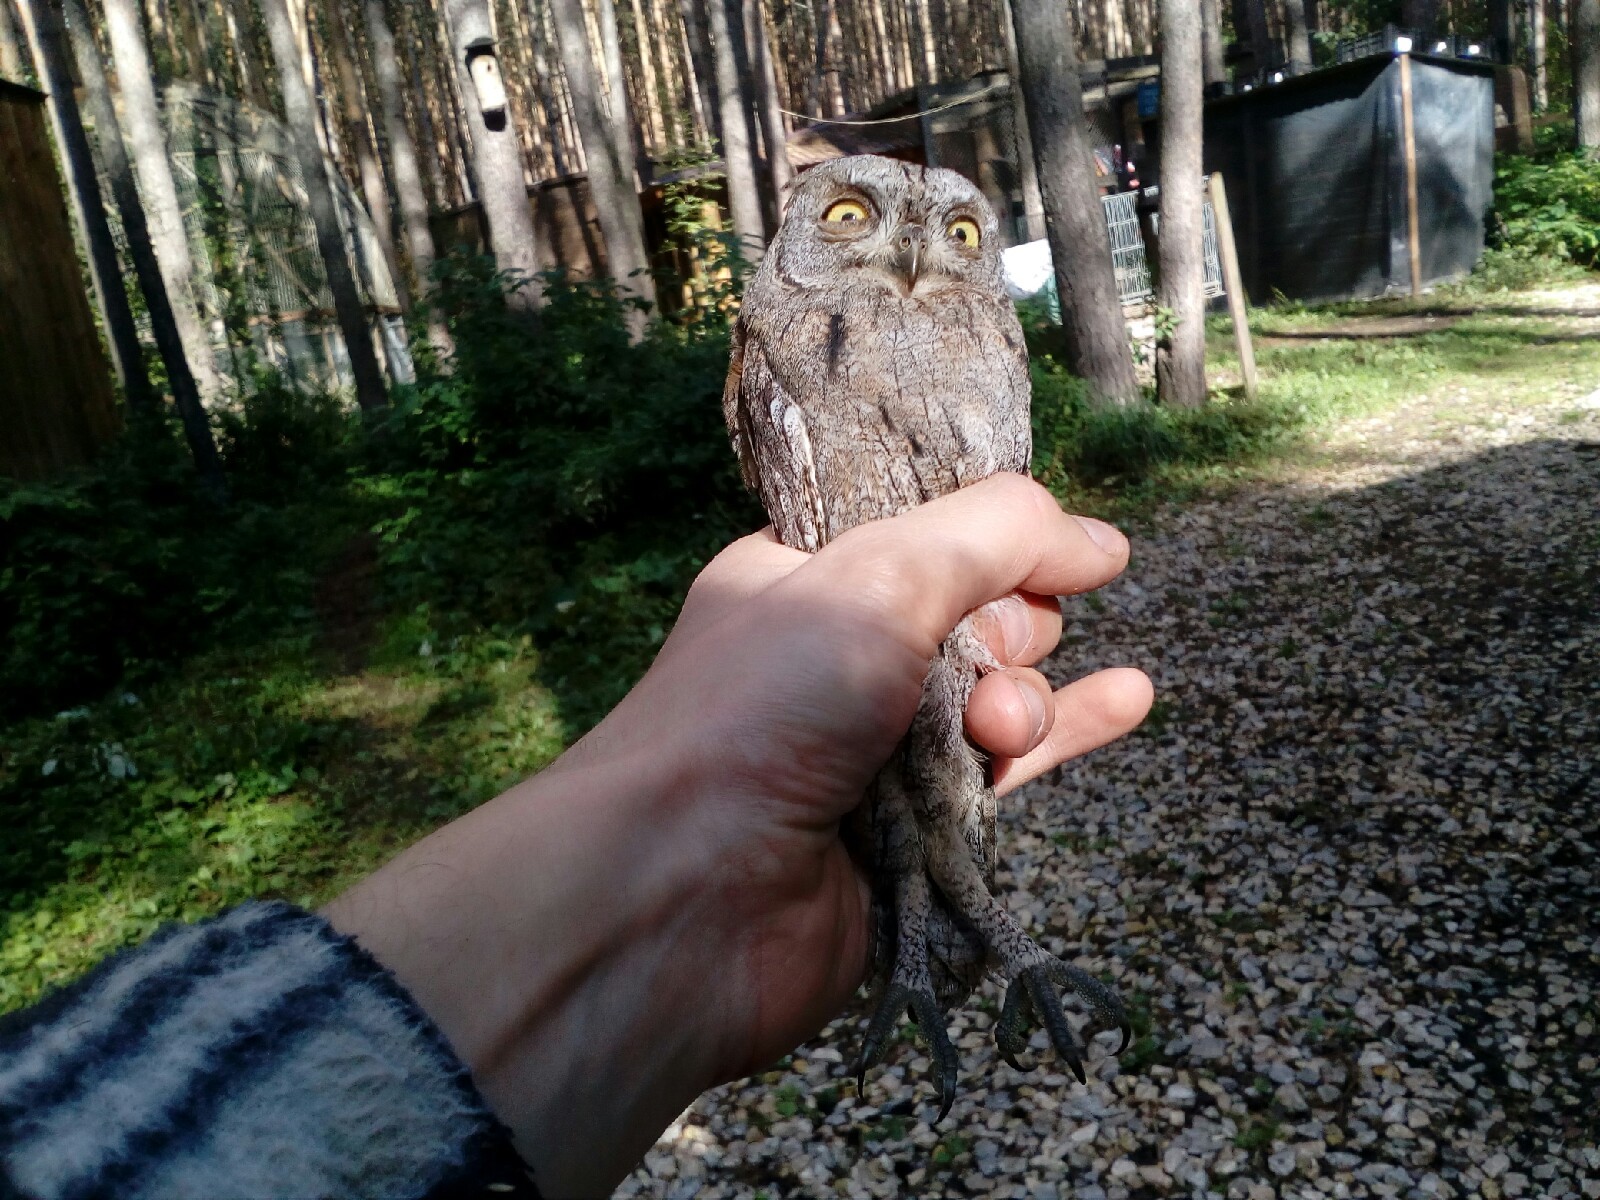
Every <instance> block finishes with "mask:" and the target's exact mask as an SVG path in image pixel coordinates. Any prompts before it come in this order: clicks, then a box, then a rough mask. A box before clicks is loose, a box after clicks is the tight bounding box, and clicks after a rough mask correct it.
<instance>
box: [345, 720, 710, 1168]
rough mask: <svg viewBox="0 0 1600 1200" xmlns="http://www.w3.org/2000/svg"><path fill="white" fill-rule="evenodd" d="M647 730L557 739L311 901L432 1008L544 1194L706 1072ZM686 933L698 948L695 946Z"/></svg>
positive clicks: (666, 782)
mask: <svg viewBox="0 0 1600 1200" xmlns="http://www.w3.org/2000/svg"><path fill="white" fill-rule="evenodd" d="M694 786H695V784H694V783H693V781H691V780H690V779H688V778H687V777H686V773H685V772H684V771H682V770H680V769H679V768H678V767H677V766H676V765H675V763H674V762H673V756H671V755H670V754H668V753H666V752H665V751H664V750H663V749H662V748H661V747H659V746H657V745H652V744H636V745H635V746H634V747H633V748H632V749H631V750H626V749H623V748H617V749H616V750H615V752H613V753H607V754H586V753H584V752H582V751H579V752H578V753H575V754H573V755H572V756H571V761H570V762H568V761H565V760H564V761H563V762H562V763H559V764H557V765H556V766H555V767H552V768H551V769H550V770H548V771H546V772H545V773H544V774H542V775H539V776H537V777H535V778H534V779H531V780H529V781H527V782H526V783H524V784H522V785H520V786H518V787H516V788H514V789H512V790H511V791H510V792H507V793H506V794H505V795H503V796H501V797H499V798H498V799H496V800H494V801H492V802H491V803H489V804H487V805H484V806H483V807H482V808H480V809H478V810H476V811H475V812H473V813H472V814H470V815H469V816H467V817H465V818H463V819H462V820H460V821H457V822H455V823H454V824H452V825H450V826H448V827H446V828H445V829H442V830H440V831H438V832H437V833H435V834H433V835H432V836H430V837H428V838H426V839H424V840H423V841H422V842H419V843H418V844H417V845H415V846H413V847H411V848H410V849H409V850H407V851H405V852H404V853H402V854H401V855H400V856H398V857H397V858H396V859H395V860H394V861H392V862H391V863H389V864H388V865H387V866H386V867H384V868H383V869H382V870H380V871H379V872H378V873H376V874H375V875H373V876H372V877H370V878H369V879H367V880H366V881H364V882H363V883H361V884H360V885H358V886H357V887H356V888H354V889H352V890H351V891H350V892H348V893H346V894H345V895H343V896H341V897H340V898H338V899H337V900H335V901H334V902H333V903H332V904H331V905H329V906H328V909H327V910H326V915H327V917H328V919H329V920H330V921H331V922H332V923H333V925H334V926H335V927H336V928H338V929H340V930H342V931H343V932H345V933H348V934H350V935H351V936H353V937H355V938H356V940H357V941H358V942H360V943H361V944H362V945H363V946H364V947H366V948H367V949H368V950H369V951H370V952H371V953H373V954H374V955H375V956H376V957H377V958H378V959H379V960H380V961H381V962H383V963H384V964H385V965H386V966H388V967H389V968H390V970H392V971H394V972H395V974H396V976H397V977H398V978H399V979H400V981H401V982H402V983H403V984H405V985H406V987H407V988H408V989H409V990H410V992H411V994H412V995H413V997H415V999H416V1000H417V1002H418V1003H419V1004H420V1005H421V1006H422V1007H423V1009H425V1010H426V1011H427V1012H428V1014H429V1015H430V1016H431V1017H432V1018H433V1020H434V1021H435V1023H436V1024H438V1026H439V1027H440V1029H441V1030H442V1031H443V1032H444V1034H445V1036H446V1037H447V1038H448V1039H449V1040H450V1042H451V1044H452V1046H454V1048H455V1050H456V1052H457V1053H458V1054H459V1055H460V1056H461V1058H462V1059H463V1061H464V1062H465V1063H466V1064H467V1065H468V1067H469V1068H470V1069H471V1071H472V1074H473V1078H474V1080H475V1081H476V1082H477V1084H478V1086H479V1088H480V1090H481V1091H482V1092H483V1094H484V1096H485V1097H486V1098H487V1099H488V1101H489V1103H490V1104H491V1106H492V1107H493V1108H494V1109H495V1111H496V1113H497V1115H499V1116H500V1118H501V1119H502V1120H503V1121H505V1122H506V1123H507V1124H508V1125H510V1126H511V1128H512V1130H513V1132H514V1133H515V1134H516V1135H517V1143H518V1147H519V1149H520V1150H521V1151H522V1152H523V1154H524V1156H525V1157H526V1158H527V1159H528V1161H529V1163H530V1165H531V1166H532V1167H533V1168H534V1174H535V1178H536V1180H537V1181H538V1183H539V1185H540V1187H541V1189H542V1190H543V1191H544V1192H545V1193H546V1194H547V1195H549V1196H563V1195H596V1194H599V1193H602V1192H604V1191H606V1190H608V1189H609V1188H610V1187H611V1186H613V1185H614V1184H615V1183H616V1182H617V1181H618V1180H619V1179H620V1178H621V1177H622V1175H623V1174H624V1173H625V1172H626V1171H627V1170H628V1169H629V1168H630V1167H631V1166H632V1165H633V1164H634V1163H635V1162H637V1161H638V1159H639V1158H640V1157H641V1156H642V1155H643V1153H644V1151H645V1150H646V1149H648V1148H649V1145H650V1143H651V1142H652V1141H653V1140H654V1139H655V1137H656V1136H657V1135H658V1134H659V1133H660V1130H661V1129H662V1128H663V1127H665V1125H666V1124H667V1123H668V1122H670V1121H671V1120H672V1118H673V1117H674V1116H676V1115H677V1113H678V1112H679V1111H681V1109H682V1108H683V1107H684V1106H685V1105H687V1104H688V1103H689V1102H690V1101H691V1100H692V1099H693V1098H694V1096H696V1095H697V1094H698V1093H699V1092H700V1091H702V1090H703V1089H704V1088H706V1087H708V1086H710V1084H711V1083H713V1082H714V1081H715V1072H716V1069H717V1062H718V1058H719V1054H720V1046H719V1044H718V1042H717V1040H716V1037H715V1031H716V1030H718V1029H719V1028H721V1027H723V1025H724V1022H722V1021H720V1020H718V1019H717V1017H716V1015H715V1014H713V1013H709V1012H707V1011H706V1007H705V1006H706V1005H707V1004H708V1003H714V1002H715V997H714V996H711V995H709V994H708V993H709V992H710V989H709V988H708V980H707V978H706V976H705V974H704V969H703V964H704V961H705V960H704V957H703V956H702V955H701V954H699V953H695V954H690V953H685V952H684V950H683V947H685V946H686V945H691V944H693V943H694V942H695V941H696V939H699V940H701V941H703V940H704V938H705V937H706V936H708V935H709V932H710V931H708V930H706V929H705V928H704V923H703V921H702V920H701V917H700V912H699V908H700V904H699V898H700V897H702V896H703V895H704V893H705V891H706V888H707V887H708V886H709V881H711V880H712V879H713V878H714V876H713V874H712V872H710V871H709V870H707V869H706V868H707V864H706V863H705V862H704V856H705V855H706V854H707V852H708V850H709V846H708V844H707V843H706V842H705V841H704V840H703V839H702V840H700V841H699V842H696V841H695V840H694V839H693V838H690V837H686V836H685V831H684V829H683V825H684V814H685V812H687V811H689V807H688V806H687V805H686V804H685V803H684V798H685V796H687V795H688V794H689V792H690V791H691V790H692V789H693V787H694ZM701 948H702V949H703V948H704V947H701Z"/></svg>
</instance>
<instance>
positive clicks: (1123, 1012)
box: [1045, 958, 1133, 1054]
mask: <svg viewBox="0 0 1600 1200" xmlns="http://www.w3.org/2000/svg"><path fill="white" fill-rule="evenodd" d="M1045 969H1046V970H1047V971H1048V972H1049V974H1050V978H1051V979H1053V980H1055V981H1056V982H1057V983H1058V984H1060V985H1061V986H1062V987H1069V988H1071V989H1072V990H1073V992H1074V993H1076V994H1077V996H1078V998H1079V999H1080V1000H1082V1001H1083V1002H1084V1003H1085V1004H1087V1005H1088V1006H1089V1008H1090V1010H1091V1011H1092V1012H1093V1014H1094V1018H1093V1021H1092V1022H1091V1024H1090V1033H1089V1035H1088V1036H1089V1037H1093V1036H1094V1035H1095V1034H1097V1033H1100V1032H1102V1031H1104V1030H1107V1029H1115V1030H1116V1031H1117V1032H1118V1033H1120V1034H1121V1035H1122V1043H1121V1044H1120V1045H1119V1046H1118V1047H1117V1048H1116V1050H1115V1051H1114V1053H1115V1054H1121V1053H1122V1052H1123V1051H1124V1050H1126V1049H1127V1048H1128V1045H1129V1043H1130V1042H1132V1041H1133V1026H1132V1025H1131V1024H1130V1023H1129V1021H1128V1010H1127V1009H1126V1008H1124V1007H1123V1004H1122V1001H1121V1000H1120V999H1119V998H1118V997H1117V994H1116V993H1115V992H1113V991H1112V990H1111V989H1110V988H1108V987H1107V986H1106V985H1105V984H1103V983H1101V982H1100V981H1099V980H1098V979H1096V978H1095V977H1094V976H1093V975H1090V974H1089V973H1088V972H1087V971H1084V970H1082V969H1081V968H1079V967H1075V966H1073V965H1072V964H1071V963H1067V962H1062V961H1061V960H1060V959H1059V958H1052V959H1050V960H1049V962H1047V963H1046V964H1045Z"/></svg>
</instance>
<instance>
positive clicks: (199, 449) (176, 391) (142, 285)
mask: <svg viewBox="0 0 1600 1200" xmlns="http://www.w3.org/2000/svg"><path fill="white" fill-rule="evenodd" d="M64 7H65V10H66V16H67V30H68V32H69V34H70V35H71V39H72V50H73V55H74V57H76V59H77V62H78V77H79V78H80V79H81V80H82V81H83V89H84V95H85V98H86V99H87V100H88V102H89V115H90V116H91V117H92V118H93V119H94V126H95V135H96V140H97V141H98V142H99V143H100V161H101V162H102V163H104V164H105V169H106V179H107V182H108V183H109V184H110V185H111V196H112V199H113V200H114V201H115V202H116V205H117V214H118V215H119V216H120V217H121V218H122V235H123V238H124V239H125V241H126V242H127V246H128V257H129V258H131V259H132V260H133V273H134V276H135V278H136V279H137V280H138V282H139V291H140V292H141V293H142V294H143V296H144V302H145V307H146V309H147V310H148V311H149V314H150V329H151V332H152V333H154V334H155V340H156V348H157V349H158V350H159V351H160V352H161V361H162V362H163V363H164V364H166V368H167V386H168V387H170V388H171V389H172V399H173V402H174V404H175V405H176V406H177V409H178V419H179V420H180V421H181V422H182V424H183V435H184V438H185V440H186V441H187V442H188V443H189V452H190V453H191V454H193V455H194V462H195V466H196V468H198V469H199V471H200V477H201V479H203V480H204V481H205V484H206V487H207V488H208V489H209V490H210V491H211V493H212V495H213V496H215V497H217V498H218V499H221V498H223V497H225V496H226V495H227V483H226V482H225V481H224V479H223V476H222V460H221V459H220V458H219V457H218V456H217V443H216V440H215V438H214V437H213V436H212V433H211V425H210V422H208V421H207V420H206V410H205V406H204V405H203V404H201V402H200V388H199V386H198V385H197V384H196V383H195V378H194V375H193V373H192V372H191V371H190V370H189V359H188V356H187V355H186V354H185V353H184V345H183V338H182V337H181V336H180V334H179V332H178V323H177V320H176V318H175V314H174V313H173V311H172V304H171V301H170V300H169V298H168V296H167V286H166V282H165V281H164V280H163V279H162V277H161V266H160V264H159V263H158V262H157V261H156V252H155V246H154V244H153V243H152V242H151V239H150V230H149V227H148V226H147V224H146V222H145V213H144V207H143V205H142V204H141V203H140V201H139V189H138V186H137V185H136V184H135V183H134V178H133V164H132V163H131V162H129V161H128V149H127V146H126V145H125V144H124V142H123V140H122V130H121V128H120V127H119V126H118V125H117V110H116V108H115V106H114V105H113V104H112V102H111V88H110V87H109V86H108V85H107V83H106V72H105V66H104V64H102V63H101V61H100V47H99V46H98V45H97V44H96V43H95V40H94V30H93V27H92V26H91V25H90V23H89V14H88V12H87V11H86V10H85V8H84V5H83V0H65V5H64Z"/></svg>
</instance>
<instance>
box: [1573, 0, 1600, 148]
mask: <svg viewBox="0 0 1600 1200" xmlns="http://www.w3.org/2000/svg"><path fill="white" fill-rule="evenodd" d="M1568 37H1569V39H1570V40H1571V43H1572V116H1573V118H1574V120H1575V122H1576V124H1577V131H1576V136H1577V144H1578V149H1580V150H1586V151H1588V153H1589V154H1590V155H1591V156H1600V0H1573V3H1572V16H1571V19H1570V24H1569V26H1568Z"/></svg>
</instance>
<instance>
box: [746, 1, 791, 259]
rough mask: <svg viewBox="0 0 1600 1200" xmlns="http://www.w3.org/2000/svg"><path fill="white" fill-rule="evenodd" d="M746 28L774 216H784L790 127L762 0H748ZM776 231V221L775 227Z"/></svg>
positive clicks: (788, 171) (777, 217) (780, 218)
mask: <svg viewBox="0 0 1600 1200" xmlns="http://www.w3.org/2000/svg"><path fill="white" fill-rule="evenodd" d="M745 29H746V31H747V32H748V33H749V41H750V57H751V59H752V63H751V66H752V68H753V74H754V82H755V91H756V101H757V104H758V105H759V107H760V109H761V137H762V141H763V142H765V143H766V149H767V175H768V177H769V181H770V183H771V187H772V201H773V216H774V218H775V219H776V220H782V219H783V200H784V195H785V193H786V192H787V191H788V189H789V175H790V170H789V131H788V129H786V128H785V127H784V124H783V113H782V112H780V111H779V109H780V107H781V101H780V100H779V99H778V75H777V72H776V71H775V70H774V69H773V66H772V42H771V41H770V39H769V38H768V36H767V20H766V15H765V14H764V13H763V12H762V7H761V0H747V4H746V8H745ZM772 231H773V232H774V233H776V232H777V225H776V224H774V225H773V227H772Z"/></svg>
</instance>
